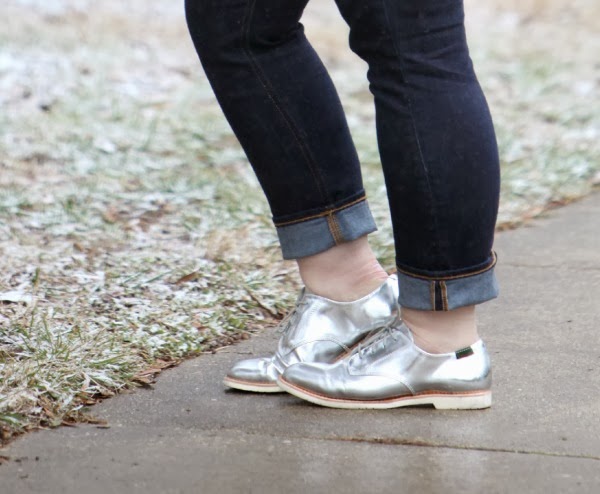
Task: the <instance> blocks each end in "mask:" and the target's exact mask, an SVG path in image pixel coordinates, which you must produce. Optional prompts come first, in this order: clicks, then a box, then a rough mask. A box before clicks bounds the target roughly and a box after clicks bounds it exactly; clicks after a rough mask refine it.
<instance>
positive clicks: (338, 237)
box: [327, 213, 344, 245]
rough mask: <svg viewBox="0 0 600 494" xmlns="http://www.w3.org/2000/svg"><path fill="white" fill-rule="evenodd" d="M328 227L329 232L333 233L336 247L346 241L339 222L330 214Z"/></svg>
mask: <svg viewBox="0 0 600 494" xmlns="http://www.w3.org/2000/svg"><path fill="white" fill-rule="evenodd" d="M327 225H328V226H329V231H330V232H331V235H332V236H333V240H334V242H335V245H339V244H341V243H342V242H343V241H344V236H343V235H342V231H341V229H340V225H339V224H338V222H337V220H336V219H335V216H334V215H333V213H332V214H330V215H329V216H327Z"/></svg>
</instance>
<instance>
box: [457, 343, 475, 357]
mask: <svg viewBox="0 0 600 494" xmlns="http://www.w3.org/2000/svg"><path fill="white" fill-rule="evenodd" d="M473 353H475V352H473V349H472V348H471V347H470V346H469V347H467V348H463V349H461V350H457V351H456V358H457V359H461V358H465V357H470V356H471V355H473Z"/></svg>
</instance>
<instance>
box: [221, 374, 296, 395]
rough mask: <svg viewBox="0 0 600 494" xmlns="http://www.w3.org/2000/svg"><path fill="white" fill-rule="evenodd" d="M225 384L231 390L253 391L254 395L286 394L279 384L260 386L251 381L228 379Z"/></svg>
mask: <svg viewBox="0 0 600 494" xmlns="http://www.w3.org/2000/svg"><path fill="white" fill-rule="evenodd" d="M223 384H224V385H225V386H227V387H229V388H233V389H239V390H241V391H251V392H252V393H285V391H284V390H283V389H281V388H280V387H279V385H278V384H259V383H253V382H251V381H241V380H239V379H233V378H231V377H226V378H225V379H223Z"/></svg>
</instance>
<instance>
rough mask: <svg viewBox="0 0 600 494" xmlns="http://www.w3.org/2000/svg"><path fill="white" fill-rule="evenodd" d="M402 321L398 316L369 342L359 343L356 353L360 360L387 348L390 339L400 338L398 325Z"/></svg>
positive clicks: (396, 339)
mask: <svg viewBox="0 0 600 494" xmlns="http://www.w3.org/2000/svg"><path fill="white" fill-rule="evenodd" d="M401 323H402V321H401V320H400V318H396V319H395V320H394V321H392V322H391V323H389V324H388V325H387V326H386V327H385V328H383V329H381V330H380V331H379V332H378V333H377V334H376V335H375V336H374V337H372V338H369V339H368V341H367V342H364V343H359V344H358V347H357V349H356V355H357V356H358V358H359V360H360V359H363V358H365V357H367V356H368V355H370V354H372V353H373V352H375V351H377V350H385V347H386V344H389V343H390V340H393V341H394V342H396V341H398V339H399V338H400V335H399V331H398V326H400V324H401Z"/></svg>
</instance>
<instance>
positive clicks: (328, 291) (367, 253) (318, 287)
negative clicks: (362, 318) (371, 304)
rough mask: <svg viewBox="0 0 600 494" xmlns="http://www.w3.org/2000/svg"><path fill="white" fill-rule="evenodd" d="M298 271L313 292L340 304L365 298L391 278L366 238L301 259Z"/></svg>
mask: <svg viewBox="0 0 600 494" xmlns="http://www.w3.org/2000/svg"><path fill="white" fill-rule="evenodd" d="M298 268H299V269H300V276H301V278H302V281H303V282H304V284H305V285H306V287H307V288H308V289H309V290H310V291H312V292H313V293H316V294H317V295H321V296H323V297H326V298H329V299H331V300H337V301H339V302H350V301H353V300H357V299H359V298H361V297H364V296H365V295H367V294H369V293H371V292H372V291H374V290H375V289H377V288H378V287H379V286H381V285H382V284H383V283H384V282H385V281H386V280H387V277H388V275H387V273H386V272H385V271H384V269H383V268H382V267H381V265H380V264H379V262H378V261H377V258H376V257H375V254H374V253H373V251H372V250H371V247H370V246H369V243H368V241H367V237H361V238H359V239H357V240H354V241H352V242H347V243H343V244H340V245H336V246H335V247H332V248H331V249H329V250H327V251H325V252H321V253H319V254H316V255H314V256H310V257H304V258H302V259H298Z"/></svg>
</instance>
